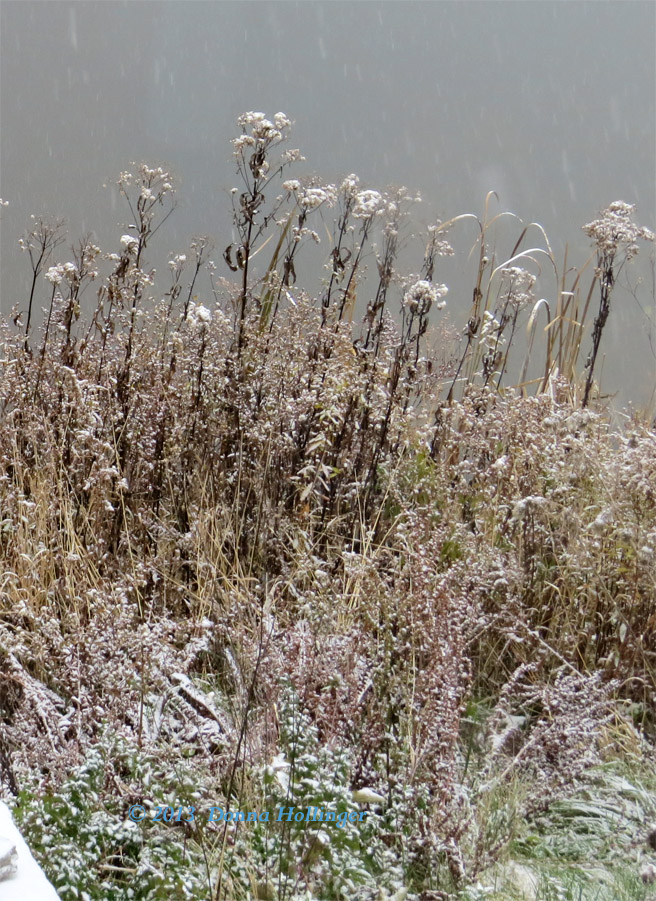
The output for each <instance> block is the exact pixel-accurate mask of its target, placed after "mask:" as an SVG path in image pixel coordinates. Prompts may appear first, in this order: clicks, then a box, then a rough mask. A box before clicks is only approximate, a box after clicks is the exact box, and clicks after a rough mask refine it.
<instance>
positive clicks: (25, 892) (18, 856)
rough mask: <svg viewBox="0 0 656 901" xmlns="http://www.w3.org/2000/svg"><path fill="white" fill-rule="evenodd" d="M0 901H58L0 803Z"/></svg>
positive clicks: (7, 811) (5, 807) (5, 806)
mask: <svg viewBox="0 0 656 901" xmlns="http://www.w3.org/2000/svg"><path fill="white" fill-rule="evenodd" d="M0 898H1V899H2V901H59V896H58V895H57V893H56V892H55V890H54V888H53V887H52V886H51V885H50V883H49V882H48V880H47V879H46V877H45V876H44V875H43V872H42V871H41V868H40V866H39V865H38V863H37V862H36V861H35V860H34V858H33V857H32V855H31V853H30V849H29V848H28V847H27V845H26V844H25V841H24V839H23V836H22V835H21V834H20V832H19V831H18V829H17V828H16V826H15V825H14V821H13V820H12V817H11V812H10V810H9V808H8V807H7V805H6V804H4V803H3V802H2V801H0Z"/></svg>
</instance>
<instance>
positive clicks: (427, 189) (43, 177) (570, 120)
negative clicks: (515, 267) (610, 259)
mask: <svg viewBox="0 0 656 901" xmlns="http://www.w3.org/2000/svg"><path fill="white" fill-rule="evenodd" d="M0 29H1V30H0V51H1V53H0V59H1V64H0V139H1V143H0V196H2V197H3V198H4V199H5V200H8V201H9V202H10V206H9V207H7V208H3V209H2V212H1V213H0V216H1V233H0V238H1V248H0V250H1V258H0V262H1V276H2V280H1V284H0V302H1V308H2V312H3V314H4V315H7V314H8V312H9V311H10V310H11V308H12V306H13V305H14V304H16V303H18V304H20V305H22V306H25V305H26V298H27V276H28V269H27V266H26V260H25V259H24V258H23V257H22V256H21V254H20V252H19V250H18V246H17V241H18V238H19V236H20V234H21V233H22V232H23V231H24V229H25V227H26V226H27V225H28V224H29V216H30V214H36V215H41V214H52V215H56V216H60V217H64V218H65V219H66V220H67V222H68V225H69V234H70V241H69V243H72V241H73V240H77V239H78V238H79V237H80V236H81V234H82V233H83V232H86V231H93V232H94V233H95V235H96V237H97V239H98V241H99V243H100V244H101V246H102V247H103V249H104V250H107V251H116V250H118V249H119V247H118V239H119V237H120V235H121V234H122V233H123V231H124V230H125V226H126V225H127V224H128V223H129V221H130V220H129V213H128V212H127V211H126V210H125V209H124V208H123V207H122V206H121V204H120V201H119V198H118V195H117V192H116V191H115V189H113V188H112V187H111V185H112V184H113V183H114V182H115V180H116V178H117V177H118V174H119V172H120V171H122V170H124V169H126V168H128V166H129V164H130V162H131V161H133V160H136V161H138V162H140V161H148V162H149V163H154V164H161V165H164V166H165V167H167V168H168V169H170V171H172V172H173V173H174V174H175V175H176V176H177V178H178V184H179V206H178V209H177V211H176V213H175V214H174V215H173V217H172V218H171V219H170V220H169V222H168V223H167V225H166V227H165V228H163V229H162V231H161V233H160V234H159V235H158V236H157V243H158V244H159V246H160V247H161V252H162V254H163V257H162V259H163V260H166V259H167V258H168V255H169V254H170V253H172V252H184V250H185V247H186V243H187V242H188V240H189V238H190V237H191V236H192V235H195V234H210V235H212V236H213V237H214V238H215V240H216V243H217V247H218V248H223V247H224V246H225V245H226V244H227V243H228V242H229V241H230V240H231V223H230V202H229V198H228V192H229V189H230V188H231V187H232V185H233V184H235V183H236V182H235V167H234V163H233V161H232V158H231V147H230V144H229V140H230V138H231V137H234V136H235V135H236V134H237V133H238V129H237V127H236V124H235V120H236V118H237V116H238V115H239V114H240V113H242V112H244V111H246V110H262V111H264V112H266V113H267V114H268V115H271V116H272V115H273V114H274V113H275V112H277V111H278V110H282V111H284V112H285V113H287V114H288V115H289V116H290V117H291V118H292V119H293V120H295V127H294V131H293V136H292V139H291V142H290V145H289V146H292V147H300V148H301V150H302V152H303V153H304V155H305V156H306V158H307V162H306V163H304V164H303V165H302V167H301V169H300V170H298V171H299V172H301V173H317V174H319V175H321V176H322V177H323V178H324V179H325V180H335V179H337V178H339V177H340V176H343V175H346V174H348V173H350V172H356V173H357V174H358V175H359V176H360V178H361V179H362V182H363V184H364V185H365V186H368V187H377V188H384V187H386V186H387V185H390V184H395V185H399V184H404V185H407V186H408V187H409V188H411V189H413V190H419V191H420V192H421V193H422V196H423V197H424V203H423V204H421V206H420V207H418V208H417V210H416V212H415V221H416V222H417V224H418V225H422V224H423V225H427V224H429V223H430V222H431V221H432V220H433V219H434V217H436V216H439V217H440V218H442V219H447V218H450V217H452V216H454V215H456V214H458V213H463V212H475V213H478V214H481V213H482V210H483V205H484V198H485V194H486V193H487V191H489V190H496V191H497V192H498V194H499V195H500V202H501V207H500V208H503V209H509V210H512V211H513V212H515V213H517V214H518V215H519V216H521V217H522V218H523V219H525V220H526V221H527V222H528V221H531V220H537V221H538V222H540V223H541V224H542V225H543V226H544V227H545V229H546V231H547V234H548V235H549V237H550V240H551V243H552V246H553V248H554V251H555V253H556V256H557V257H558V259H559V261H560V260H561V259H562V252H563V249H564V246H565V243H568V244H569V246H570V257H569V259H570V262H571V263H572V264H577V265H578V264H582V263H583V262H584V260H585V258H586V256H587V253H588V248H589V242H588V239H587V238H586V237H585V236H584V235H583V234H582V232H581V230H580V227H581V225H582V224H583V223H585V222H588V221H590V220H591V219H592V218H594V217H595V214H596V213H597V211H599V210H600V209H602V208H603V207H604V206H606V205H607V204H608V203H609V202H611V201H613V200H617V199H622V200H626V201H628V202H631V203H637V205H638V220H639V221H640V222H641V224H644V225H647V226H649V227H651V228H652V229H653V228H654V227H655V226H656V187H655V181H656V123H655V107H656V103H655V97H656V64H655V56H656V4H654V3H653V2H651V0H648V2H625V0H624V2H599V0H594V2H582V0H576V2H575V0H559V2H539V0H533V2H528V0H526V2H497V0H488V2H464V0H463V2H423V3H420V2H387V3H380V2H347V3H345V2H299V3H295V2H264V3H262V2H195V0H185V2H180V0H172V2H155V0H153V2H144V0H135V2H114V0H106V2H105V0H103V2H86V0H84V2H83V0H80V2H57V0H48V2H33V0H20V2H16V0H2V2H1V3H0ZM292 174H293V173H292ZM103 184H108V185H110V187H108V188H106V189H103V187H102V186H103ZM465 238H466V240H465ZM454 240H456V243H457V244H458V248H459V249H463V248H464V250H465V252H464V253H463V254H462V256H461V257H460V258H459V261H458V263H457V265H458V266H459V267H460V270H459V271H455V269H454V268H453V266H454V265H455V264H451V263H450V264H449V265H450V266H451V268H450V269H449V268H448V267H447V269H446V274H441V275H440V274H439V273H438V277H439V278H441V279H442V280H444V281H447V283H449V284H450V287H451V292H450V294H449V297H448V301H449V303H448V306H449V310H450V314H451V315H452V316H453V318H454V320H455V321H456V322H459V323H461V322H462V321H463V319H464V318H465V317H466V314H467V310H468V308H469V304H470V300H471V287H472V283H471V278H470V277H468V276H466V275H464V274H463V267H465V266H466V265H467V263H466V256H467V250H468V248H469V246H470V245H471V241H472V240H473V232H471V230H470V231H469V232H466V230H463V232H462V240H458V238H457V235H456V234H455V233H454ZM649 253H650V251H649V249H648V248H647V249H646V250H643V252H642V261H641V263H640V265H639V266H638V267H636V268H635V269H634V271H633V273H632V275H631V278H632V281H633V283H634V292H633V293H634V295H635V296H633V295H632V294H631V292H628V291H623V292H619V293H618V295H617V297H616V302H615V305H614V308H613V310H612V311H611V320H610V324H609V334H608V335H607V336H605V339H604V341H605V344H604V346H603V349H604V350H605V351H606V361H605V363H604V379H603V382H604V387H605V388H606V389H608V390H611V389H615V388H621V394H620V396H619V398H618V400H621V401H623V402H628V401H630V400H631V401H634V402H635V403H637V404H644V403H647V402H648V401H649V399H650V396H651V392H652V389H653V386H654V378H655V376H656V357H655V356H654V346H655V345H656V340H655V297H654V286H653V257H652V260H651V261H650V259H649ZM59 257H61V261H64V257H66V258H68V256H67V254H66V253H65V250H64V248H61V250H60V253H59ZM215 260H216V262H217V266H218V269H219V273H220V274H225V275H228V274H229V273H228V271H227V269H226V268H225V267H224V265H223V262H222V260H221V254H220V252H219V251H217V252H216V254H215ZM158 262H159V261H158ZM418 267H419V260H415V270H416V269H418ZM158 268H159V266H158ZM162 275H164V273H162ZM165 278H166V276H165V275H164V279H165ZM159 287H160V288H161V290H162V291H163V290H165V289H166V282H165V281H162V282H161V283H160V285H159ZM42 290H43V291H44V294H45V284H44V286H42ZM541 290H542V291H543V292H545V293H546V294H547V296H548V292H550V291H552V287H551V286H550V283H548V282H547V281H545V282H544V287H542V288H541ZM586 348H587V345H586Z"/></svg>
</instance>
